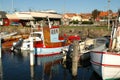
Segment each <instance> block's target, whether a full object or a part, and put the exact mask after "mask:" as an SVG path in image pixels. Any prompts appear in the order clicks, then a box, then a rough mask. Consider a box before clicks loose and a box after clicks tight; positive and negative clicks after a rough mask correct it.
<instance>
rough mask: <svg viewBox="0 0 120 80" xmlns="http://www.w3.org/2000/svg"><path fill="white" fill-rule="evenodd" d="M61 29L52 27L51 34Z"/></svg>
mask: <svg viewBox="0 0 120 80" xmlns="http://www.w3.org/2000/svg"><path fill="white" fill-rule="evenodd" d="M58 32H59V31H58V29H52V30H51V34H56V33H58Z"/></svg>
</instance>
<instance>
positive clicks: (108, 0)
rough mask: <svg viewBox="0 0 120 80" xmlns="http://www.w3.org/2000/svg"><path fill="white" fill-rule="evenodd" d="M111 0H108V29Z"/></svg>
mask: <svg viewBox="0 0 120 80" xmlns="http://www.w3.org/2000/svg"><path fill="white" fill-rule="evenodd" d="M109 11H110V0H108V30H109V29H110V12H109Z"/></svg>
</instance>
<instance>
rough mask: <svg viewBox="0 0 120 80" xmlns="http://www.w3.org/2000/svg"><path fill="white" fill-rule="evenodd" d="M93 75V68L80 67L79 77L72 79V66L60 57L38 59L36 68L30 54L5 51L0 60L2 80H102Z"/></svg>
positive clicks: (0, 79)
mask: <svg viewBox="0 0 120 80" xmlns="http://www.w3.org/2000/svg"><path fill="white" fill-rule="evenodd" d="M93 73H94V72H93V70H92V67H91V66H88V67H79V68H78V75H77V77H76V78H75V77H72V72H71V67H70V65H69V64H67V65H66V64H62V59H61V56H60V55H57V56H51V57H48V56H47V57H36V58H35V66H34V67H30V57H29V52H23V53H20V54H19V53H17V54H13V53H12V52H10V51H7V50H4V51H3V52H2V59H0V80H101V78H100V77H99V76H98V77H97V76H96V74H93Z"/></svg>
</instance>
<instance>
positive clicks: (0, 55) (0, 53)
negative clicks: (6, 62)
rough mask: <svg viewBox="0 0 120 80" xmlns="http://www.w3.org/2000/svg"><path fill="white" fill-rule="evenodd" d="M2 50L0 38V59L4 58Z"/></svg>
mask: <svg viewBox="0 0 120 80" xmlns="http://www.w3.org/2000/svg"><path fill="white" fill-rule="evenodd" d="M1 49H2V43H1V36H0V58H1V57H2V51H1Z"/></svg>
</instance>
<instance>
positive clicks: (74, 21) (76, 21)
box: [70, 20, 79, 24]
mask: <svg viewBox="0 0 120 80" xmlns="http://www.w3.org/2000/svg"><path fill="white" fill-rule="evenodd" d="M78 23H79V21H78V20H73V21H71V22H70V24H78Z"/></svg>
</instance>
